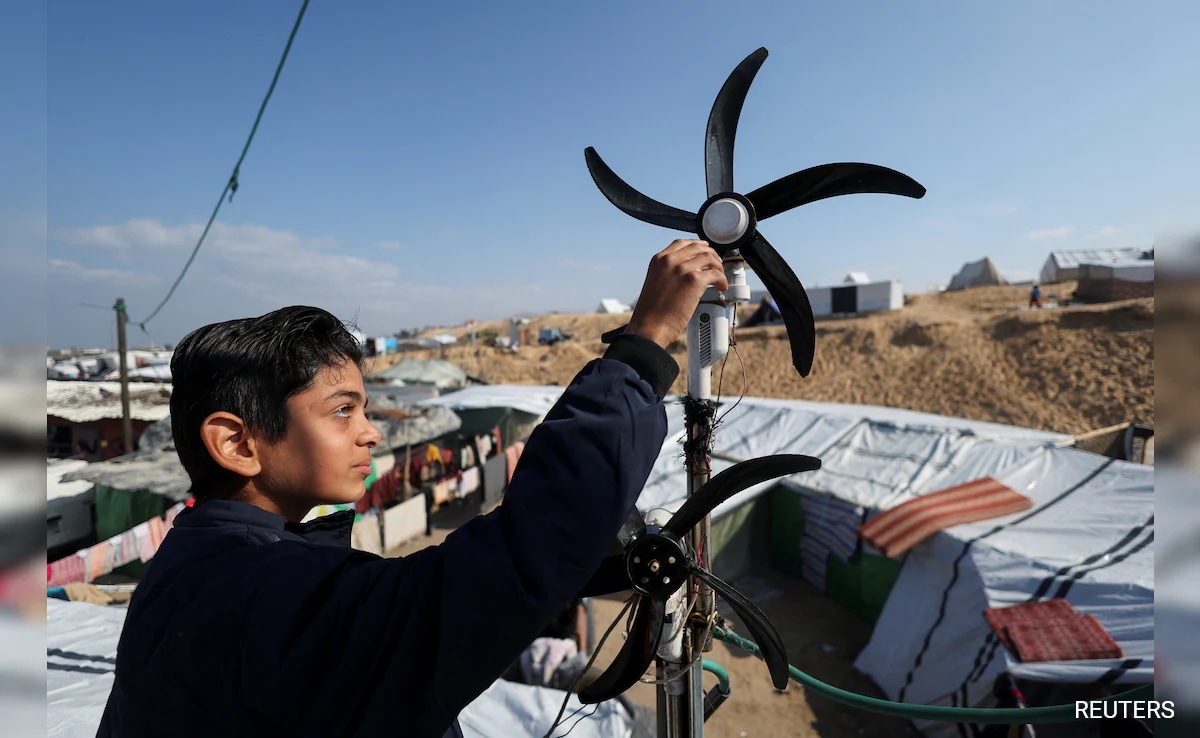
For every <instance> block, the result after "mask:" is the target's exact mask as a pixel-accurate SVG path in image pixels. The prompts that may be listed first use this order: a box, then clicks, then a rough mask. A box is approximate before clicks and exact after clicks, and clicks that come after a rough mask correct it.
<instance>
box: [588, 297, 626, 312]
mask: <svg viewBox="0 0 1200 738" xmlns="http://www.w3.org/2000/svg"><path fill="white" fill-rule="evenodd" d="M630 310H633V308H632V307H630V306H629V305H626V304H625V303H623V302H621V301H620V300H618V299H616V298H615V297H606V298H604V299H603V300H601V301H600V307H598V308H596V312H598V313H608V314H616V313H627V312H629V311H630Z"/></svg>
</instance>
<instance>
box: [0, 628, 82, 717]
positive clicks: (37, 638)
mask: <svg viewBox="0 0 1200 738" xmlns="http://www.w3.org/2000/svg"><path fill="white" fill-rule="evenodd" d="M44 641H45V635H44V632H43V626H42V623H41V621H40V620H39V621H37V622H32V621H28V620H21V619H18V618H16V617H15V616H12V615H8V614H3V613H0V643H3V644H4V648H2V649H0V716H3V725H4V728H3V731H2V732H3V733H4V735H12V736H27V735H45V733H46V697H45V693H44V690H45V688H46V669H45V667H44V666H43V665H42V664H43V662H42V644H43V642H44ZM94 735H95V731H92V734H91V735H89V736H88V738H92V736H94Z"/></svg>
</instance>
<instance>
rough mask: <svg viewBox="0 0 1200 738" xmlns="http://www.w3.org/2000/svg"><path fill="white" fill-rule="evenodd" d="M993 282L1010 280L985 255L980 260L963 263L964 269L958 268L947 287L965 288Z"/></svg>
mask: <svg viewBox="0 0 1200 738" xmlns="http://www.w3.org/2000/svg"><path fill="white" fill-rule="evenodd" d="M993 284H1008V281H1007V280H1005V279H1004V275H1002V274H1000V270H999V269H997V268H996V265H995V264H994V263H992V260H991V259H990V258H988V257H986V256H985V257H984V258H982V259H980V260H979V261H972V262H968V263H966V264H963V266H962V269H959V270H958V274H955V275H954V276H953V277H952V278H951V279H950V284H949V285H948V286H947V287H946V289H947V290H963V289H966V288H967V287H982V286H985V285H993Z"/></svg>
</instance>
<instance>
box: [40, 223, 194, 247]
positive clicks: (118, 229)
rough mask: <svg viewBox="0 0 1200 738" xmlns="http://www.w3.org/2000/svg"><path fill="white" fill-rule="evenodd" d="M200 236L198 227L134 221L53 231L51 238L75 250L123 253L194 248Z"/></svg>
mask: <svg viewBox="0 0 1200 738" xmlns="http://www.w3.org/2000/svg"><path fill="white" fill-rule="evenodd" d="M203 232H204V226H203V225H202V224H199V223H196V224H193V225H186V226H175V227H168V226H164V225H163V224H162V223H159V222H158V221H156V220H151V219H149V218H134V219H132V220H130V221H128V222H127V223H124V224H122V225H102V226H93V227H91V228H61V229H56V230H55V231H53V232H52V234H51V235H52V237H53V238H54V239H56V240H58V241H62V242H63V243H68V244H72V245H75V246H99V247H100V248H105V249H113V250H117V251H122V252H125V251H130V250H133V249H171V248H175V247H179V246H184V245H192V246H194V245H195V244H196V241H197V240H199V238H200V234H201V233H203Z"/></svg>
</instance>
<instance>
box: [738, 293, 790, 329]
mask: <svg viewBox="0 0 1200 738" xmlns="http://www.w3.org/2000/svg"><path fill="white" fill-rule="evenodd" d="M782 322H783V313H781V312H779V306H778V305H776V304H775V300H774V298H772V297H770V296H768V297H764V298H763V299H762V302H760V303H758V307H757V308H755V310H754V312H753V313H751V314H750V317H748V318H746V319H745V320H744V321H742V327H744V328H753V327H754V326H756V325H775V324H777V323H782Z"/></svg>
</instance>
